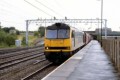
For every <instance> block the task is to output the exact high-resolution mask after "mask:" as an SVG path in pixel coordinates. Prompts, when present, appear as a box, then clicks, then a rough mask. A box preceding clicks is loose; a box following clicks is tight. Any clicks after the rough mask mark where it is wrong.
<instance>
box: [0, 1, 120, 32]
mask: <svg viewBox="0 0 120 80" xmlns="http://www.w3.org/2000/svg"><path fill="white" fill-rule="evenodd" d="M28 2H29V3H31V4H32V5H34V6H36V7H37V8H39V10H38V9H36V8H35V7H33V6H31V5H30V4H29V3H28ZM119 4H120V0H103V18H104V19H107V27H108V28H112V30H113V31H119V30H120V10H119V8H120V5H119ZM43 5H44V6H43ZM45 6H46V7H45ZM54 16H55V17H56V18H57V19H64V17H65V16H66V17H67V18H69V19H98V18H99V19H100V18H101V0H0V22H1V25H2V26H4V27H11V26H14V27H15V28H16V29H18V30H23V31H25V30H26V22H25V21H26V20H30V19H38V18H39V19H53V17H54ZM40 25H43V26H44V25H45V24H38V25H36V23H30V24H29V30H37V29H38V26H40ZM48 25H50V24H48ZM48 25H47V26H48ZM71 25H72V26H76V27H77V28H79V29H81V30H94V29H95V28H97V27H98V24H93V23H92V24H83V23H82V24H71Z"/></svg>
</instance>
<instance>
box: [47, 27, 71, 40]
mask: <svg viewBox="0 0 120 80" xmlns="http://www.w3.org/2000/svg"><path fill="white" fill-rule="evenodd" d="M69 33H70V30H67V29H57V30H49V29H47V30H46V38H51V39H56V38H58V39H60V38H69Z"/></svg>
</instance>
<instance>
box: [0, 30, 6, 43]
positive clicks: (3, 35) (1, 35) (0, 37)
mask: <svg viewBox="0 0 120 80" xmlns="http://www.w3.org/2000/svg"><path fill="white" fill-rule="evenodd" d="M6 35H7V34H6V33H5V32H4V31H3V30H0V43H4V42H5V39H6Z"/></svg>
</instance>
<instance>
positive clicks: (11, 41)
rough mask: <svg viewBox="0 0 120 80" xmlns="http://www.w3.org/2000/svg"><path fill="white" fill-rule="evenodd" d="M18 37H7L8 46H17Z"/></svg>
mask: <svg viewBox="0 0 120 80" xmlns="http://www.w3.org/2000/svg"><path fill="white" fill-rule="evenodd" d="M15 40H16V35H7V36H6V38H5V42H6V43H7V45H8V46H11V45H15Z"/></svg>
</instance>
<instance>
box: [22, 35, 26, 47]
mask: <svg viewBox="0 0 120 80" xmlns="http://www.w3.org/2000/svg"><path fill="white" fill-rule="evenodd" d="M22 44H23V45H25V44H26V38H25V36H24V37H23V39H22Z"/></svg>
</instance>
